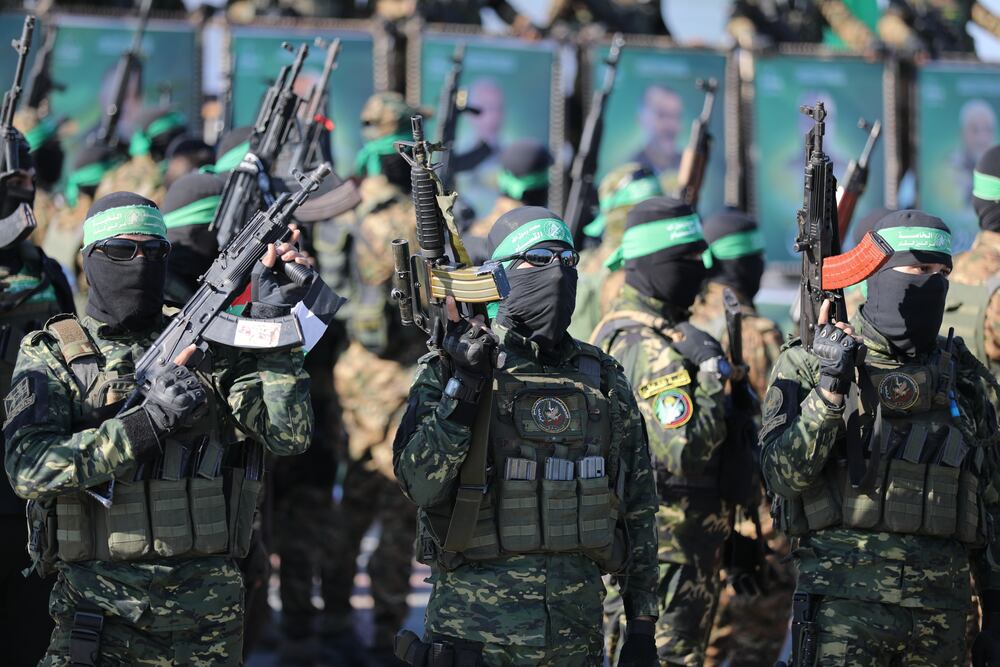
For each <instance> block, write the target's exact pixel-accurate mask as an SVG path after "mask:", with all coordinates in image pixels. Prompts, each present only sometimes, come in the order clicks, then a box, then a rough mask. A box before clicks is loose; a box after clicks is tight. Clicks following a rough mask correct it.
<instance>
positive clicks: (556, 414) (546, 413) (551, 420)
mask: <svg viewBox="0 0 1000 667" xmlns="http://www.w3.org/2000/svg"><path fill="white" fill-rule="evenodd" d="M531 418H532V419H533V420H534V422H535V424H537V425H538V428H540V429H542V430H543V431H545V432H546V433H562V432H563V431H565V430H566V429H568V428H569V423H570V414H569V406H568V405H566V404H565V403H564V402H563V401H562V399H559V398H556V397H554V396H543V397H542V398H539V399H538V400H537V401H535V403H534V405H532V406H531Z"/></svg>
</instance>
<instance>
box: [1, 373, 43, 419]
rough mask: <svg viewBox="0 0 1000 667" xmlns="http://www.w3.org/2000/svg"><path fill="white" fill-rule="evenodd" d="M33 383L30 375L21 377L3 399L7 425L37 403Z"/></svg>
mask: <svg viewBox="0 0 1000 667" xmlns="http://www.w3.org/2000/svg"><path fill="white" fill-rule="evenodd" d="M31 384H32V383H31V378H30V377H27V376H26V377H23V378H21V381H20V382H18V383H17V384H16V385H14V386H13V387H12V388H11V390H10V393H9V394H7V396H6V397H5V398H4V399H3V411H4V417H5V419H4V424H5V425H6V424H7V423H9V422H11V421H12V420H13V419H14V418H15V417H17V416H18V415H19V414H21V413H22V412H24V411H25V410H27V409H28V408H30V407H31V406H32V405H34V404H35V392H33V391H32V387H31Z"/></svg>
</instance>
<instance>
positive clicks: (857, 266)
mask: <svg viewBox="0 0 1000 667" xmlns="http://www.w3.org/2000/svg"><path fill="white" fill-rule="evenodd" d="M892 254H893V250H892V246H890V245H889V244H888V243H887V242H886V240H885V239H883V238H882V237H881V236H879V235H878V234H877V233H875V232H868V233H867V234H865V236H864V238H863V239H861V242H860V243H858V245H856V246H854V248H853V249H851V250H850V252H845V253H841V254H839V255H837V256H836V257H827V258H825V259H824V260H823V270H822V276H821V278H820V281H821V283H822V284H821V287H822V289H823V290H824V291H830V290H838V289H843V288H845V287H850V286H851V285H857V284H858V283H860V282H861V281H862V280H867V279H868V278H869V277H871V275H872V274H873V273H875V272H876V271H878V270H879V269H880V268H882V265H883V264H885V263H886V262H887V261H889V258H890V257H892Z"/></svg>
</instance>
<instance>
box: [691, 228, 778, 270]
mask: <svg viewBox="0 0 1000 667" xmlns="http://www.w3.org/2000/svg"><path fill="white" fill-rule="evenodd" d="M762 250H764V237H763V236H761V233H760V231H759V230H757V229H751V230H749V231H745V232H736V233H734V234H728V235H726V236H723V237H721V238H717V239H715V240H714V241H712V242H711V243H709V244H708V250H706V251H705V255H704V257H703V259H704V260H705V268H707V269H710V268H712V266H713V265H714V264H715V260H717V259H739V258H740V257H746V256H747V255H753V254H756V253H758V252H761V251H762Z"/></svg>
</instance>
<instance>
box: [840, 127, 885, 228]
mask: <svg viewBox="0 0 1000 667" xmlns="http://www.w3.org/2000/svg"><path fill="white" fill-rule="evenodd" d="M858 127H860V128H861V129H862V130H868V140H867V141H866V142H865V147H864V149H863V150H862V151H861V156H860V157H858V159H857V160H851V161H850V163H848V165H847V171H845V172H844V181H843V182H844V185H841V186H840V187H839V188H837V222H838V223H839V230H838V231H839V233H840V242H841V243H842V244H843V242H844V239H846V238H847V229H848V227H850V226H851V218H853V217H854V208H855V207H856V206H857V205H858V200H859V199H861V195H863V194H864V193H865V188H866V187H867V186H868V162H869V160H870V159H871V156H872V151H873V150H875V144H876V143H877V142H878V138H879V135H880V134H881V132H882V121H880V120H876V121H875V122H874V123H872V124H871V125H869V124H868V123H866V122H865V119H864V118H862V119H860V120H859V121H858Z"/></svg>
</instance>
